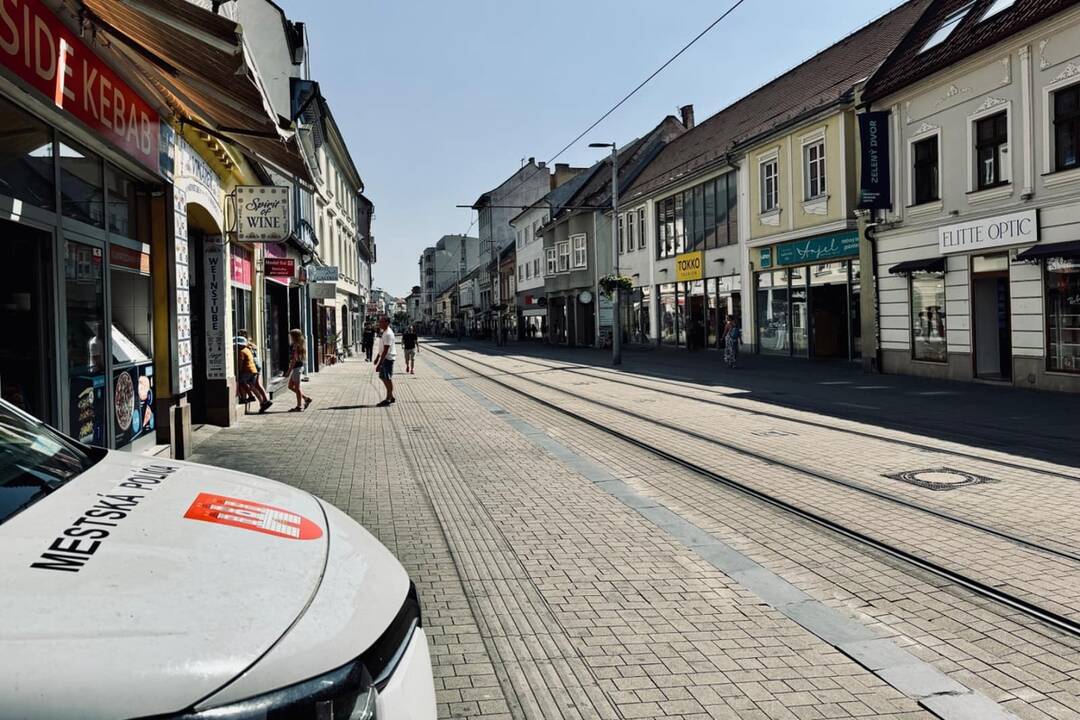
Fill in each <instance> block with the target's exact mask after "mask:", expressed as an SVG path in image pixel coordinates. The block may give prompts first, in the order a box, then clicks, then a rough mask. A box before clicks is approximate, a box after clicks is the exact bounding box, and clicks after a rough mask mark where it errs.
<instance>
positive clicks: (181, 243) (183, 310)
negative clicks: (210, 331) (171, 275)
mask: <svg viewBox="0 0 1080 720" xmlns="http://www.w3.org/2000/svg"><path fill="white" fill-rule="evenodd" d="M173 232H174V235H173V250H174V253H175V260H176V303H175V312H176V362H175V363H173V367H175V368H176V376H175V377H174V378H172V379H173V383H174V384H173V387H174V388H175V391H174V392H175V393H176V394H179V393H186V392H188V391H189V390H191V388H192V387H194V372H193V371H192V357H191V286H190V283H189V277H190V272H189V270H188V261H189V257H188V236H187V234H188V226H187V192H186V191H185V190H184V189H183V188H182V187H180V186H179V185H177V186H175V187H174V189H173Z"/></svg>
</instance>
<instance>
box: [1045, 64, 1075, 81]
mask: <svg viewBox="0 0 1080 720" xmlns="http://www.w3.org/2000/svg"><path fill="white" fill-rule="evenodd" d="M1077 75H1080V65H1075V64H1073V63H1066V64H1065V69H1064V70H1062V71H1061V72H1059V73H1058V74H1057V75H1056V76H1054V79H1053V80H1051V81H1050V84H1051V85H1053V84H1054V83H1059V82H1061V81H1062V80H1068V79H1069V78H1073V77H1076V76H1077Z"/></svg>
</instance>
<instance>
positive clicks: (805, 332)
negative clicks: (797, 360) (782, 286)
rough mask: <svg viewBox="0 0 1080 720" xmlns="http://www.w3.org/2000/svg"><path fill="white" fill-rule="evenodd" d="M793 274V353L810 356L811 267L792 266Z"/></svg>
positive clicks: (791, 312) (791, 310) (791, 316)
mask: <svg viewBox="0 0 1080 720" xmlns="http://www.w3.org/2000/svg"><path fill="white" fill-rule="evenodd" d="M790 274H791V308H790V318H791V322H790V324H791V350H792V354H793V355H797V356H799V357H809V355H810V319H809V312H808V304H807V298H808V290H807V283H808V281H809V276H810V268H809V267H799V268H792V269H791V271H790Z"/></svg>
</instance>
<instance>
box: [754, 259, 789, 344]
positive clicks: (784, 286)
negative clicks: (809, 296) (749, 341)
mask: <svg viewBox="0 0 1080 720" xmlns="http://www.w3.org/2000/svg"><path fill="white" fill-rule="evenodd" d="M757 280H758V282H757V331H758V347H759V348H760V349H761V352H762V353H765V354H768V355H788V354H790V349H789V348H790V347H791V345H790V342H791V338H790V330H789V327H788V278H787V271H786V270H777V271H775V272H765V273H759V274H758V277H757Z"/></svg>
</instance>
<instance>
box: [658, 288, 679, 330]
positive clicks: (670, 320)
mask: <svg viewBox="0 0 1080 720" xmlns="http://www.w3.org/2000/svg"><path fill="white" fill-rule="evenodd" d="M657 297H658V298H659V299H660V306H659V315H660V342H661V343H663V344H665V345H676V344H678V342H679V331H678V318H677V314H676V313H677V311H676V308H677V304H676V297H675V283H668V284H667V285H660V286H659V287H658V292H657Z"/></svg>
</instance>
